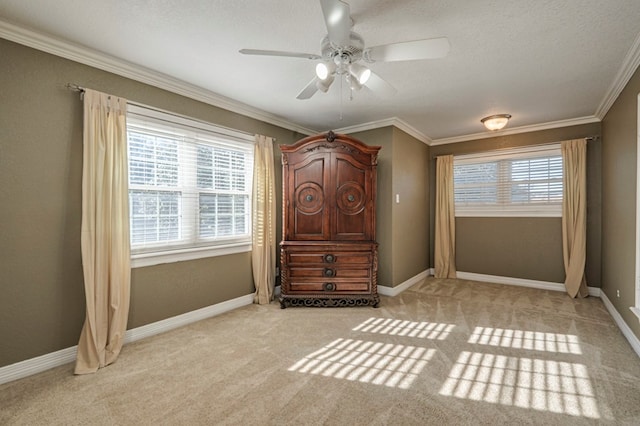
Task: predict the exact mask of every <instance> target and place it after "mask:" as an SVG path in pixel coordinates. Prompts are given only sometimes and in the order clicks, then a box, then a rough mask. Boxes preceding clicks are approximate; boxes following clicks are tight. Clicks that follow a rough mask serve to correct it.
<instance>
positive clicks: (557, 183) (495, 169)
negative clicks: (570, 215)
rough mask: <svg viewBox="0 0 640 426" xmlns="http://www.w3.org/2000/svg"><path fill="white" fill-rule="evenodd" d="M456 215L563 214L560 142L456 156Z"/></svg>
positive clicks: (454, 165) (454, 164) (454, 167)
mask: <svg viewBox="0 0 640 426" xmlns="http://www.w3.org/2000/svg"><path fill="white" fill-rule="evenodd" d="M453 174H454V198H455V212H456V216H558V217H559V216H562V153H561V150H560V145H559V144H554V145H545V146H538V147H529V148H514V149H507V150H504V151H499V152H487V153H481V154H471V155H464V156H456V157H454V161H453Z"/></svg>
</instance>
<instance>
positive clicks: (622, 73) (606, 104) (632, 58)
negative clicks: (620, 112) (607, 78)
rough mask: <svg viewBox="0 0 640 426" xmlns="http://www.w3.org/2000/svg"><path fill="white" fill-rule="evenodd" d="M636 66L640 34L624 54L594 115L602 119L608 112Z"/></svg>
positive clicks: (639, 54) (639, 50)
mask: <svg viewBox="0 0 640 426" xmlns="http://www.w3.org/2000/svg"><path fill="white" fill-rule="evenodd" d="M638 66H640V34H638V36H637V37H636V40H635V41H634V42H633V45H632V46H631V49H629V52H627V56H625V58H624V61H623V62H622V66H621V67H620V69H619V70H618V74H616V77H615V78H614V79H613V82H612V83H611V86H609V90H608V91H607V93H606V94H605V96H604V98H603V99H602V101H601V102H600V105H599V106H598V109H597V110H596V113H595V116H596V117H598V118H599V119H600V120H603V119H604V116H605V115H607V112H609V109H610V108H611V106H612V105H613V103H614V102H615V101H616V99H618V96H620V93H621V92H622V90H623V89H624V88H625V86H626V85H627V83H628V82H629V80H631V77H633V74H634V73H635V72H636V70H637V69H638Z"/></svg>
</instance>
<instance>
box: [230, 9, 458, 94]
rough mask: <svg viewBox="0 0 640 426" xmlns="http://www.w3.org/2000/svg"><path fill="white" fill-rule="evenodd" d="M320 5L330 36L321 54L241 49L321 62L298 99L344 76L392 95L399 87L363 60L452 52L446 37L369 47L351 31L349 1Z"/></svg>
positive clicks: (352, 83) (437, 55)
mask: <svg viewBox="0 0 640 426" xmlns="http://www.w3.org/2000/svg"><path fill="white" fill-rule="evenodd" d="M320 6H321V7H322V14H323V15H324V21H325V24H326V26H327V35H326V36H325V37H324V38H323V39H322V41H321V42H320V52H321V54H320V55H316V54H313V53H298V52H282V51H278V50H258V49H241V50H240V53H242V54H245V55H264V56H284V57H290V58H302V59H311V60H313V61H319V62H318V64H317V65H316V76H315V77H314V78H313V80H311V81H310V82H309V84H307V85H306V86H305V88H304V89H302V91H301V92H300V93H299V94H298V96H297V98H298V99H309V98H311V97H312V96H313V95H314V94H315V93H316V92H317V91H318V90H320V91H322V92H326V91H327V90H329V87H331V84H332V83H333V81H334V80H335V78H336V76H338V78H342V77H343V76H344V78H345V80H346V82H347V83H348V84H349V87H350V88H351V90H359V89H361V88H362V86H367V87H368V88H369V89H371V90H373V91H374V92H376V93H378V94H379V95H381V96H390V95H393V94H395V92H396V89H395V88H393V86H391V85H390V84H389V83H387V82H386V81H385V80H383V79H382V78H381V77H380V76H378V75H377V74H375V73H374V72H372V71H371V69H369V68H368V67H367V66H366V65H363V64H362V62H365V63H368V64H371V63H374V62H390V61H410V60H417V59H435V58H441V57H443V56H446V55H447V54H448V53H449V48H450V46H449V40H448V39H447V38H446V37H440V38H432V39H425V40H415V41H407V42H401V43H391V44H385V45H380V46H374V47H365V44H364V39H363V38H362V37H361V36H360V35H359V34H357V33H354V32H353V31H351V26H352V22H353V20H352V19H351V12H350V8H349V5H348V4H347V3H345V2H343V1H341V0H320Z"/></svg>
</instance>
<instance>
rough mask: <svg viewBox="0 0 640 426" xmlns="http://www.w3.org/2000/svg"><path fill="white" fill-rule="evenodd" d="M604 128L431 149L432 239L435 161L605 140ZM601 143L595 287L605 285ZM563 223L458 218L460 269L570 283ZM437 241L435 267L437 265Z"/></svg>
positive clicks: (591, 169)
mask: <svg viewBox="0 0 640 426" xmlns="http://www.w3.org/2000/svg"><path fill="white" fill-rule="evenodd" d="M600 130H601V129H600V123H593V124H584V125H580V126H570V127H563V128H559V129H550V130H542V131H537V132H530V133H521V134H517V135H509V136H500V137H494V138H487V139H478V140H473V141H467V142H459V143H452V144H446V145H435V146H431V149H430V154H431V162H430V166H429V182H430V191H431V197H430V198H431V202H430V209H431V215H430V218H431V225H430V226H431V235H434V231H433V226H434V219H435V213H434V208H435V158H436V157H437V156H439V155H447V154H453V155H461V154H469V153H473V152H483V151H490V150H496V149H502V148H511V147H517V146H526V145H536V144H543V143H551V142H560V141H563V140H568V139H577V138H582V137H587V136H599V135H600ZM601 146H602V144H601V142H600V139H596V140H592V141H589V142H588V144H587V163H588V164H587V265H586V275H587V282H588V284H589V286H592V287H599V286H600V283H601V263H600V248H601V204H602V203H601V182H600V178H601ZM561 232H562V222H561V219H560V218H479V217H462V218H456V268H457V270H458V271H463V272H473V273H479V274H486V275H497V276H502V277H512V278H523V279H531V280H538V281H549V282H564V276H565V274H564V266H563V260H562V239H561ZM433 264H434V263H433V238H431V265H433Z"/></svg>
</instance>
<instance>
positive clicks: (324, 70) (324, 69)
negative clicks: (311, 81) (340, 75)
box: [316, 62, 336, 80]
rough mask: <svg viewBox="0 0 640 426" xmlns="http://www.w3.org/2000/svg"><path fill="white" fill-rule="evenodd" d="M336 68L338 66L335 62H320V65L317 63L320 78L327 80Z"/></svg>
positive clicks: (317, 72)
mask: <svg viewBox="0 0 640 426" xmlns="http://www.w3.org/2000/svg"><path fill="white" fill-rule="evenodd" d="M335 70H336V66H335V64H334V63H333V62H327V63H325V62H319V63H318V65H316V76H317V77H318V78H319V79H320V80H326V79H328V78H329V77H331V76H333V73H334V72H335Z"/></svg>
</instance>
